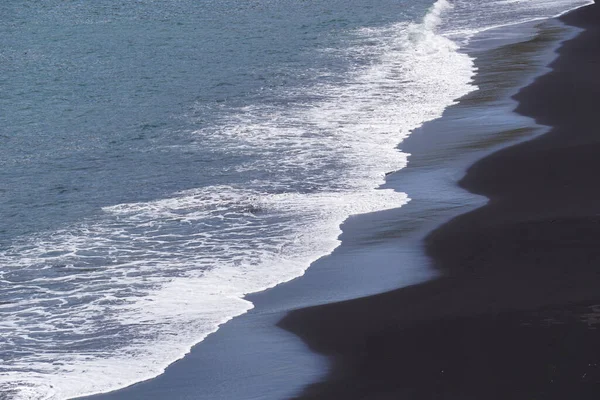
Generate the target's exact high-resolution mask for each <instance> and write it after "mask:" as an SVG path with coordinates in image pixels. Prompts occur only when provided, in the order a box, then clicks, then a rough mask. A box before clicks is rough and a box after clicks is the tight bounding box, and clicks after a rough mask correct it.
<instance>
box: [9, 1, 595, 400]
mask: <svg viewBox="0 0 600 400" xmlns="http://www.w3.org/2000/svg"><path fill="white" fill-rule="evenodd" d="M586 3H587V1H583V0H500V1H499V0H494V1H489V0H438V1H437V2H434V1H432V0H412V1H409V0H368V1H365V0H362V1H356V0H344V1H341V0H329V1H319V0H305V1H289V0H246V1H240V0H199V1H198V0H197V1H193V0H168V1H161V2H158V1H150V0H130V1H118V0H97V1H93V2H91V1H84V0H70V1H64V0H45V1H42V0H11V1H6V2H3V3H2V4H0V361H1V363H0V399H3V400H4V399H6V400H8V399H11V400H12V399H15V400H17V399H18V400H26V399H27V400H34V399H35V400H37V399H53V400H59V399H69V398H73V397H77V396H82V395H89V394H95V393H103V392H107V391H111V390H115V389H118V388H123V387H126V386H129V385H131V384H133V383H136V382H140V381H143V380H146V379H149V378H152V377H155V376H157V375H159V374H161V373H162V372H163V371H164V369H165V367H167V366H168V365H169V364H171V363H173V362H174V361H176V360H178V359H180V358H181V357H183V355H184V354H185V353H187V352H188V351H189V350H190V348H191V347H192V346H193V345H194V344H197V343H199V342H201V341H203V340H204V339H205V338H206V337H207V336H208V335H209V334H210V333H213V332H215V331H216V330H217V329H219V326H221V325H222V324H224V323H225V322H227V321H229V320H230V319H232V318H233V317H235V316H238V315H241V314H243V313H245V312H247V311H248V310H250V309H251V308H252V307H253V304H252V302H250V301H249V300H248V299H246V298H245V296H246V295H247V294H250V293H256V292H260V291H262V290H265V289H267V288H271V287H274V286H276V285H278V284H280V283H283V282H286V281H289V280H291V279H293V278H296V277H299V276H301V275H303V274H304V272H305V271H306V270H307V268H308V267H309V266H310V265H311V263H313V262H314V261H316V260H318V259H320V258H321V257H323V256H326V255H328V254H330V253H331V252H332V251H333V250H334V249H335V248H336V247H337V246H338V245H339V243H340V241H339V240H338V236H339V234H340V233H341V231H340V225H341V224H342V223H343V222H344V221H345V220H346V219H347V218H348V217H349V216H351V215H356V214H364V213H369V212H374V211H382V210H390V209H396V208H399V207H402V206H403V205H405V204H406V203H407V202H409V201H410V196H411V193H405V192H402V191H398V190H393V189H391V188H380V186H381V185H382V184H384V182H385V176H386V173H389V172H393V171H398V170H400V169H402V168H404V167H405V166H406V165H407V163H408V162H410V157H409V156H410V155H409V154H408V153H404V152H402V151H400V150H399V147H398V146H399V144H400V143H401V142H402V141H403V140H404V139H406V138H407V137H409V136H410V134H411V132H412V131H413V130H415V129H416V128H419V127H420V126H422V125H423V124H424V123H426V122H428V121H432V120H435V119H436V118H439V117H440V116H441V115H442V113H443V112H444V110H446V109H447V108H448V107H449V106H451V105H453V104H456V102H457V100H458V99H459V98H461V97H463V96H465V95H467V94H469V93H472V92H474V91H476V90H478V86H477V85H476V84H475V83H474V78H475V77H476V74H477V69H476V68H475V63H474V59H473V57H472V56H471V55H469V54H468V53H467V52H465V51H464V49H465V47H466V46H468V45H469V43H470V41H471V39H472V38H473V37H474V36H476V35H477V34H480V33H481V32H484V31H487V30H490V29H493V28H498V27H510V26H512V25H516V24H521V23H523V22H528V21H535V20H543V19H546V18H549V17H552V16H556V15H558V14H560V13H562V12H565V11H567V10H569V9H572V8H574V7H577V6H580V5H583V4H586Z"/></svg>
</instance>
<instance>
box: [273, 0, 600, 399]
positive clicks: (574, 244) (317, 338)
mask: <svg viewBox="0 0 600 400" xmlns="http://www.w3.org/2000/svg"><path fill="white" fill-rule="evenodd" d="M562 20H563V21H564V22H566V23H567V24H569V25H573V26H578V27H582V28H584V29H585V30H584V31H583V32H582V33H581V34H580V35H578V36H577V37H576V38H575V39H572V40H570V41H567V42H565V43H564V44H563V45H562V46H561V48H560V50H559V54H560V55H559V57H558V59H557V60H556V61H555V62H554V63H553V64H552V65H551V67H552V72H550V73H548V74H546V75H544V76H543V77H541V78H539V79H537V80H536V81H535V82H534V83H533V84H531V85H530V86H528V87H526V88H525V89H523V90H521V91H520V92H519V94H518V95H517V96H516V97H515V98H516V100H517V101H518V102H519V106H518V108H517V112H519V113H521V114H523V115H526V116H530V117H533V118H535V119H536V121H538V122H539V123H542V124H546V125H549V126H551V127H552V128H551V130H550V131H549V132H548V133H546V134H544V135H542V136H540V137H538V138H536V139H534V140H531V141H527V142H523V143H520V144H518V145H515V146H512V147H509V148H506V149H504V150H501V151H498V152H496V153H494V154H492V155H491V156H488V157H486V158H484V159H482V160H480V161H478V162H477V163H475V164H474V165H473V166H472V167H471V168H469V170H468V172H467V174H466V176H465V177H464V178H463V179H462V180H461V182H460V185H461V186H462V187H463V188H465V189H467V190H468V191H470V192H472V193H476V194H480V195H484V196H486V197H488V198H489V199H490V201H489V203H488V204H487V205H486V206H484V207H482V208H479V209H477V210H475V211H472V212H469V213H467V214H464V215H461V216H459V217H457V218H455V219H453V220H452V221H450V222H449V223H447V224H445V225H443V226H441V227H439V228H438V229H436V230H435V231H434V232H432V233H431V234H430V235H429V236H428V237H427V239H426V249H427V252H428V254H429V256H430V257H431V259H432V261H433V264H434V266H435V267H436V268H437V269H438V270H439V271H440V272H441V274H442V277H441V278H438V279H436V280H433V281H430V282H428V283H424V284H420V285H416V286H412V287H409V288H404V289H398V290H396V291H393V292H388V293H384V294H381V295H375V296H371V297H366V298H361V299H356V300H350V301H346V302H341V303H334V304H327V305H323V306H317V307H311V308H306V309H301V310H297V311H293V312H291V313H290V314H288V315H287V316H286V317H285V318H284V319H283V320H282V321H281V322H280V326H281V327H283V328H285V329H287V330H289V331H291V332H293V333H295V334H297V335H299V336H300V337H301V338H302V339H303V340H304V341H305V342H306V343H307V344H308V345H309V346H310V347H311V348H312V349H313V350H314V351H316V352H319V353H321V354H325V355H328V356H331V357H332V360H333V365H332V370H331V372H330V374H329V376H328V378H327V380H326V381H324V382H322V383H317V384H314V385H312V386H310V387H308V388H307V389H306V390H305V391H304V393H302V394H301V396H300V398H301V399H377V400H379V399H404V398H406V399H484V398H485V399H528V400H532V399H566V398H569V399H597V398H600V334H599V331H598V330H597V329H596V328H597V326H598V325H597V323H598V322H600V245H599V244H600V187H599V186H598V185H596V173H597V171H600V157H599V156H598V155H599V154H600V128H599V127H598V121H597V117H598V116H597V113H596V111H597V110H598V104H600V100H599V99H600V78H599V76H600V75H599V74H598V71H600V51H599V50H600V6H598V5H596V6H588V7H584V8H581V9H578V10H576V11H573V12H571V13H569V14H567V15H565V16H563V17H562Z"/></svg>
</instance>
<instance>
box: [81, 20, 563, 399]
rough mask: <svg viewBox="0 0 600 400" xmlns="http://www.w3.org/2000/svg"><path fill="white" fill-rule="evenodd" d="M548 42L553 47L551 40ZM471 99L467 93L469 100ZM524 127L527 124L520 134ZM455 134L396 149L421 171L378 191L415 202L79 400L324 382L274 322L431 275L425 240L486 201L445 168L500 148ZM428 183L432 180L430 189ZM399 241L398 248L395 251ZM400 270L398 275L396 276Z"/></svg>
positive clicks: (359, 222)
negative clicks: (156, 368) (169, 357)
mask: <svg viewBox="0 0 600 400" xmlns="http://www.w3.org/2000/svg"><path fill="white" fill-rule="evenodd" d="M546 21H549V20H546ZM537 23H539V21H531V22H526V23H523V24H521V25H520V26H519V29H520V30H522V29H524V30H525V31H528V30H529V29H531V27H530V28H527V27H526V26H532V25H534V24H537ZM500 29H502V28H500ZM495 30H496V29H494V31H495ZM534 30H535V29H534ZM507 32H508V33H509V36H510V35H512V34H513V30H512V29H511V30H510V31H507ZM526 34H527V35H528V34H529V32H527V33H526ZM508 41H509V42H510V39H508ZM551 41H553V42H554V41H556V42H557V43H558V39H556V38H552V39H551ZM544 52H545V53H546V52H549V51H548V50H544ZM530 55H531V54H529V55H528V57H529V56H530ZM543 57H547V56H543ZM545 64H547V62H546V63H544V62H541V63H540V62H537V65H533V64H532V65H529V66H528V69H527V68H525V69H527V72H526V73H525V72H523V71H521V72H520V73H519V74H518V75H519V77H521V78H522V77H523V76H525V77H527V76H533V75H539V73H540V72H539V69H540V67H542V66H545ZM480 72H482V71H480ZM527 79H533V78H527ZM505 86H506V89H507V90H512V89H513V88H514V87H515V85H514V84H513V83H511V84H506V85H505ZM474 93H477V92H474ZM469 97H471V95H467V98H469ZM461 102H462V100H461ZM504 107H506V106H504ZM465 108H466V110H465ZM469 108H470V107H468V106H467V107H463V106H461V105H460V104H455V105H453V106H451V107H449V108H448V109H447V112H445V113H444V115H445V116H443V117H441V118H440V119H438V120H435V121H430V122H428V123H427V124H426V125H428V126H429V125H435V126H436V128H434V129H433V131H436V132H437V133H438V135H439V134H440V132H445V131H446V130H447V129H448V123H449V121H448V120H449V119H450V120H451V121H450V123H452V120H455V122H456V121H459V120H461V119H462V117H464V115H463V114H464V113H465V112H466V113H470V110H469ZM512 108H514V106H513V107H511V110H512ZM507 111H508V110H507ZM448 115H450V117H448ZM527 120H528V122H527V123H526V124H523V123H521V122H517V123H516V124H515V125H516V126H515V131H518V132H517V134H518V135H521V136H531V135H532V133H531V132H533V131H534V130H535V129H534V128H531V127H530V125H531V123H530V121H529V119H527ZM521 125H527V126H528V127H527V128H520V126H521ZM452 129H453V132H452V133H453V135H448V137H446V135H442V136H438V137H437V139H441V141H442V143H436V144H435V145H432V142H431V140H430V139H431V138H430V137H429V135H428V134H431V132H426V134H424V135H423V136H424V137H423V138H422V139H421V138H420V136H421V135H420V134H419V133H418V132H413V134H412V135H411V136H410V137H409V138H408V139H406V140H405V141H404V142H403V143H402V148H403V149H404V148H405V145H406V144H408V147H409V149H408V150H409V152H410V153H413V155H412V156H411V161H410V163H409V166H415V165H416V164H420V166H419V167H417V169H416V172H415V171H413V172H410V171H407V170H406V169H403V170H400V171H396V172H399V173H395V172H394V173H392V174H390V175H388V176H387V179H386V181H387V183H386V184H385V185H384V186H383V187H388V188H394V189H396V190H400V191H404V190H405V188H407V187H409V188H411V189H412V190H411V193H415V192H418V195H419V196H420V197H419V198H418V200H419V201H416V202H410V203H409V204H408V205H405V206H403V207H402V208H400V209H394V210H388V211H384V212H378V213H374V214H364V215H358V216H353V217H351V218H349V219H348V220H347V221H346V222H345V223H344V224H343V226H342V231H343V233H342V235H341V236H340V238H339V239H340V240H341V245H340V247H338V248H337V249H336V250H335V251H334V252H333V253H332V254H331V255H328V256H326V257H324V258H322V259H320V260H319V261H317V262H315V263H313V265H311V268H309V269H308V270H307V271H306V274H305V275H304V276H302V277H301V278H298V279H295V280H293V281H290V282H286V283H284V284H281V285H278V286H276V287H275V288H271V289H268V290H266V291H263V292H259V293H255V294H251V295H248V296H247V299H248V300H250V301H251V302H252V303H253V304H254V305H255V308H254V309H252V310H250V311H249V312H248V313H246V314H244V315H242V316H239V317H237V318H234V320H232V321H229V322H228V323H227V324H225V325H223V326H221V327H220V328H219V330H218V331H217V332H215V333H213V334H212V335H210V336H209V337H208V338H206V339H205V340H204V341H202V342H200V343H198V344H196V345H195V346H194V347H193V348H192V350H191V351H190V352H189V353H188V354H186V356H185V357H184V358H182V359H180V360H178V361H176V362H175V363H173V364H171V365H169V367H167V369H166V371H165V372H164V373H163V374H161V375H159V376H157V377H155V378H152V379H149V380H146V381H142V382H139V383H136V384H133V385H131V386H128V387H126V388H123V389H119V390H116V391H111V392H106V393H101V394H97V395H92V396H86V397H79V398H81V399H84V398H85V399H88V398H89V399H98V400H100V399H110V400H117V399H123V400H125V399H127V400H132V399H162V398H164V397H166V396H175V398H188V397H190V396H191V397H194V398H196V399H204V398H206V399H211V400H214V399H215V398H223V399H226V398H229V399H230V398H248V397H251V398H260V399H262V400H267V399H268V400H279V399H281V398H289V397H290V396H292V395H291V393H299V392H300V390H301V389H302V388H303V387H305V386H306V385H308V384H310V383H311V382H315V381H317V380H319V379H320V378H322V377H323V376H324V375H325V373H326V372H327V369H328V368H327V360H326V359H325V357H322V356H320V355H317V354H315V353H313V352H312V351H310V350H309V349H307V348H306V345H305V344H304V343H302V342H301V341H300V340H299V339H298V338H297V337H296V336H294V335H293V334H291V333H289V332H286V331H284V330H281V329H280V328H278V327H277V326H276V323H277V321H279V320H281V319H282V318H283V317H284V316H285V315H286V313H287V312H288V311H290V310H294V309H298V308H304V307H311V306H314V305H319V304H328V303H335V302H339V301H344V300H348V299H353V298H358V297H364V296H370V295H373V294H376V293H381V292H385V291H389V290H394V289H397V288H399V287H404V286H407V285H414V284H418V283H420V282H423V281H426V280H427V279H431V275H432V274H433V271H431V270H430V268H428V261H427V260H426V259H424V255H423V254H422V253H423V250H422V243H421V241H422V238H423V236H424V235H425V234H426V233H427V232H428V231H430V230H431V229H433V228H434V227H435V226H439V225H440V224H441V223H443V222H444V221H446V220H449V219H450V218H452V217H453V216H455V215H457V214H458V213H460V212H466V211H468V210H472V209H475V208H476V207H478V206H480V205H481V204H482V203H483V201H482V200H481V199H478V198H473V196H467V195H465V194H464V193H461V192H462V190H460V189H458V188H454V187H453V186H455V179H454V180H449V179H447V178H446V177H445V176H444V175H446V174H447V173H446V172H445V171H444V167H446V168H447V169H452V170H453V171H454V173H457V174H462V171H464V169H465V167H466V166H467V165H469V164H471V163H472V161H474V160H476V159H478V158H481V157H482V156H483V155H485V154H488V153H489V152H490V151H493V150H492V149H495V148H498V147H501V146H504V145H503V144H502V141H498V140H497V139H494V138H493V137H490V138H477V137H474V136H473V135H472V133H469V134H465V133H463V132H461V130H462V129H464V126H462V125H461V123H460V122H459V123H458V124H456V126H454V127H453V128H452ZM420 130H421V128H419V129H417V131H420ZM429 131H431V129H429ZM492 133H495V132H489V134H488V135H487V136H491V134H492ZM434 138H435V135H434ZM503 140H504V141H506V140H507V138H504V139H503ZM509 140H513V141H514V137H511V138H509ZM444 141H446V142H444ZM455 141H457V143H454V142H455ZM435 142H437V140H435ZM447 145H456V148H455V149H454V150H453V151H452V152H451V154H447V155H443V154H440V153H439V151H441V150H442V149H443V150H444V151H445V150H446V146H447ZM432 149H433V151H432ZM436 152H437V153H436ZM427 154H429V155H430V156H436V157H439V156H440V155H441V158H440V160H438V161H439V162H437V161H436V163H434V165H433V167H434V169H437V170H438V171H436V172H434V173H433V174H432V173H431V172H427V170H429V169H431V168H432V164H431V160H430V159H428V158H427V157H428V156H427ZM423 155H424V156H423ZM422 156H423V157H422ZM421 158H422V159H421ZM437 164H439V165H437ZM440 166H441V167H440ZM432 172H433V171H432ZM423 173H424V174H425V175H426V176H427V182H425V183H421V182H420V181H421V180H422V175H423ZM432 175H434V176H432ZM433 181H435V182H436V183H435V184H433V185H429V184H431V183H432V182H433ZM429 186H434V187H436V188H438V189H440V188H441V187H443V188H444V189H443V190H444V191H445V192H448V193H446V194H445V195H444V198H435V199H432V198H429V197H428V196H429V193H428V192H430V191H431V187H429ZM415 194H417V193H415ZM423 215H426V216H428V217H427V218H425V219H427V220H429V221H425V220H423V218H422V217H423ZM413 218H418V219H421V220H420V221H419V224H415V223H414V221H412V219H413ZM417 225H418V226H417ZM398 227H402V228H401V229H400V231H399V230H398ZM398 239H400V241H401V242H400V243H401V246H398ZM365 265H368V266H369V268H365ZM407 267H408V268H407ZM399 271H400V272H399ZM399 273H400V275H401V276H398V275H399ZM225 371H226V372H225ZM248 371H252V372H251V373H249V372H248ZM264 376H269V377H270V378H269V380H268V382H264V379H263V378H261V377H264ZM231 381H235V382H238V385H235V386H236V387H238V386H239V388H237V389H236V388H235V387H231V386H230V385H228V384H227V382H231ZM242 388H243V389H242ZM79 398H78V399H79Z"/></svg>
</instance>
